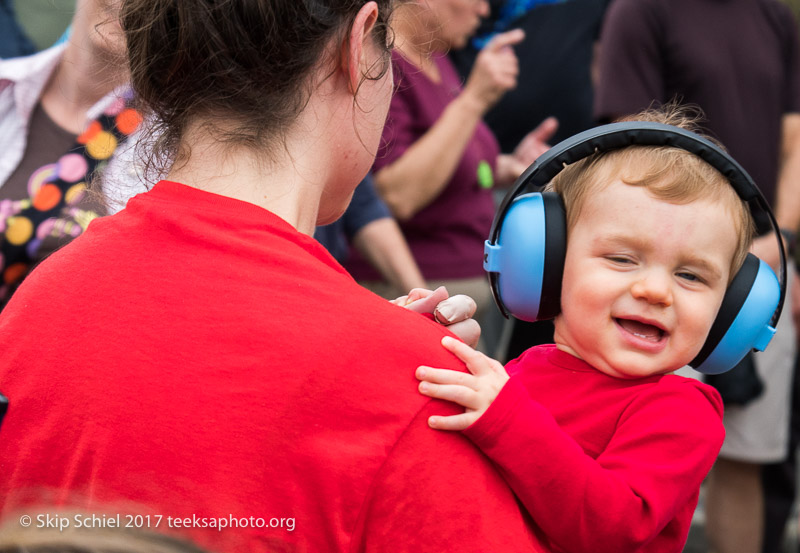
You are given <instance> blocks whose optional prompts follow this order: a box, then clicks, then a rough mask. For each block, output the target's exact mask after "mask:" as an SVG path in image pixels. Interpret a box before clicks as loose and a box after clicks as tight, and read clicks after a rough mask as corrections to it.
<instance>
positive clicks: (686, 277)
mask: <svg viewBox="0 0 800 553" xmlns="http://www.w3.org/2000/svg"><path fill="white" fill-rule="evenodd" d="M677 276H678V278H682V279H683V280H688V281H690V282H703V279H702V278H700V277H699V276H697V275H696V274H694V273H687V272H681V273H677Z"/></svg>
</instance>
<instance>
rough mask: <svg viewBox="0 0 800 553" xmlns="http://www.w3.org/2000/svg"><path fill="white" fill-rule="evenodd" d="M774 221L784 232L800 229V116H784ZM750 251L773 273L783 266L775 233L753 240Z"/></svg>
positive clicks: (790, 114) (791, 114) (795, 114)
mask: <svg viewBox="0 0 800 553" xmlns="http://www.w3.org/2000/svg"><path fill="white" fill-rule="evenodd" d="M774 211H775V218H776V219H777V221H778V226H779V227H780V228H781V229H787V230H790V231H797V228H798V226H800V114H797V113H789V114H786V115H784V116H783V122H782V128H781V166H780V171H779V173H778V188H777V191H776V194H775V206H774ZM750 251H751V252H752V253H753V254H754V255H756V256H757V257H759V258H760V259H763V260H764V261H765V262H766V263H767V264H769V265H770V266H771V267H772V268H773V270H775V271H777V270H778V266H779V265H780V261H779V254H778V242H777V240H776V239H775V234H774V233H769V234H767V235H765V236H760V237H758V238H756V239H755V240H753V246H752V247H751V248H750Z"/></svg>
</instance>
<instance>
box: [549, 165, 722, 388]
mask: <svg viewBox="0 0 800 553" xmlns="http://www.w3.org/2000/svg"><path fill="white" fill-rule="evenodd" d="M736 243H737V240H736V232H735V229H734V226H733V224H732V222H731V215H730V214H729V212H728V211H727V210H726V209H725V208H724V207H723V206H722V205H719V204H716V203H713V202H711V201H698V202H692V203H689V204H683V205H679V204H672V203H668V202H665V201H663V200H659V199H656V198H655V197H653V196H652V195H651V194H650V193H649V192H648V191H647V190H646V189H645V188H643V187H637V186H630V185H627V184H624V183H622V182H621V181H618V180H617V181H614V182H612V183H611V184H610V185H609V186H608V187H606V188H604V189H602V190H598V191H597V192H596V193H593V194H592V195H591V197H589V198H587V199H586V202H585V204H584V206H583V209H582V212H581V214H580V215H579V217H578V219H577V220H576V221H575V224H574V226H573V228H572V229H571V230H570V234H569V241H568V247H567V254H566V260H565V264H564V280H563V289H562V296H561V314H560V315H559V316H558V317H557V318H556V321H555V328H556V332H555V341H556V344H557V345H558V347H559V349H562V350H564V351H567V352H569V353H571V354H573V355H575V356H577V357H579V358H581V359H583V360H585V361H586V362H588V363H589V364H590V365H592V366H594V367H595V368H596V369H598V370H600V371H602V372H604V373H606V374H609V375H611V376H616V377H621V378H636V377H642V376H648V375H654V374H662V373H666V372H670V371H673V370H675V369H678V368H680V367H682V366H683V365H685V364H687V363H689V362H690V361H691V360H692V359H693V358H694V357H695V356H696V355H697V353H698V352H699V351H700V348H701V347H702V345H703V342H704V341H705V339H706V336H707V335H708V331H709V329H710V328H711V324H712V323H713V322H714V318H715V317H716V314H717V311H718V310H719V307H720V304H721V302H722V297H723V295H724V294H725V290H726V288H727V283H728V277H729V274H730V264H731V260H732V259H733V256H734V253H735V250H736Z"/></svg>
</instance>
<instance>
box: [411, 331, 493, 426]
mask: <svg viewBox="0 0 800 553" xmlns="http://www.w3.org/2000/svg"><path fill="white" fill-rule="evenodd" d="M442 345H443V346H444V347H445V349H446V350H448V351H450V352H451V353H453V354H455V356H456V357H458V358H459V359H461V360H462V361H463V362H464V363H465V364H466V365H467V369H469V372H470V373H471V374H467V373H463V372H459V371H451V370H449V369H434V368H433V367H425V366H421V367H417V378H418V379H420V380H421V381H422V382H420V383H419V391H420V393H421V394H423V395H426V396H429V397H433V398H437V399H444V400H447V401H452V402H454V403H458V404H459V405H461V406H462V407H464V408H466V411H465V412H464V413H463V414H461V415H452V416H449V417H438V416H432V417H430V418H428V424H429V425H430V427H431V428H436V429H438V430H464V429H465V428H467V427H468V426H469V425H471V424H472V423H473V422H475V421H476V420H478V419H479V418H480V416H481V415H483V414H484V413H485V412H486V409H488V408H489V405H491V404H492V402H493V401H494V399H495V398H496V397H497V394H499V393H500V390H502V389H503V386H505V384H506V382H508V373H507V372H506V370H505V368H503V365H501V364H500V363H498V362H497V361H495V360H494V359H490V358H489V357H486V356H485V355H484V354H482V353H481V352H479V351H475V350H474V349H472V348H471V347H469V346H468V345H466V344H464V343H463V342H459V341H458V340H456V339H455V338H451V337H450V336H445V337H444V338H442Z"/></svg>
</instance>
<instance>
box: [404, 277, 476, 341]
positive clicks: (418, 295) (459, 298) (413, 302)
mask: <svg viewBox="0 0 800 553" xmlns="http://www.w3.org/2000/svg"><path fill="white" fill-rule="evenodd" d="M391 303H393V304H395V305H399V306H401V307H405V308H406V309H410V310H411V311H416V312H417V313H431V314H432V315H433V319H434V320H435V321H436V322H437V323H439V324H440V325H443V326H446V327H447V330H449V331H450V332H452V333H453V334H455V335H456V336H458V337H459V338H460V339H461V340H463V341H464V343H465V344H469V345H470V346H472V347H475V346H476V345H477V343H478V339H479V338H480V337H481V325H479V324H478V321H476V320H475V319H473V318H472V316H473V315H474V314H475V309H476V308H477V306H476V305H475V300H473V299H472V298H471V297H469V296H465V295H463V294H458V295H455V296H452V297H449V294H448V293H447V289H445V287H444V286H440V287H439V288H437V289H436V290H433V291H431V290H425V289H423V288H414V289H413V290H411V291H410V292H409V293H408V295H407V296H401V297H399V298H397V299H396V300H392V301H391Z"/></svg>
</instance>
